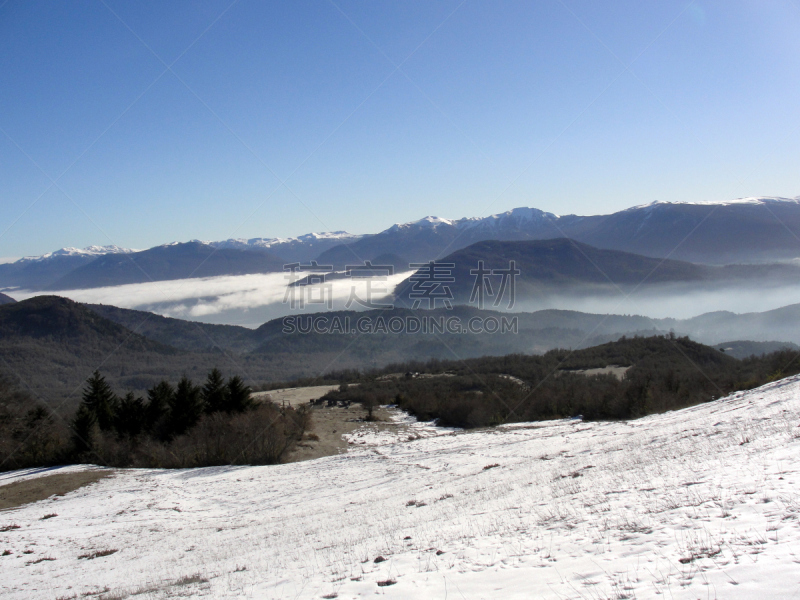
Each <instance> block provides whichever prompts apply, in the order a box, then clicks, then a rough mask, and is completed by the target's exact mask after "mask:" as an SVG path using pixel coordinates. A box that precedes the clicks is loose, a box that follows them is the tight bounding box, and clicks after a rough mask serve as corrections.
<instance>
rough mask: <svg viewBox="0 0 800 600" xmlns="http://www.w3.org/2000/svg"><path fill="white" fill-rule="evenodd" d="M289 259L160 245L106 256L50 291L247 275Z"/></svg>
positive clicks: (269, 269) (274, 267)
mask: <svg viewBox="0 0 800 600" xmlns="http://www.w3.org/2000/svg"><path fill="white" fill-rule="evenodd" d="M285 262H286V261H285V259H283V258H281V257H278V256H275V255H274V254H272V253H270V252H267V251H261V252H251V251H246V250H235V249H231V248H214V247H213V246H211V245H209V244H203V243H201V242H187V243H175V244H167V245H164V246H156V247H155V248H150V249H149V250H143V251H141V252H134V253H131V254H124V255H121V254H106V255H103V256H100V257H99V258H97V259H95V260H93V261H92V262H90V263H88V264H86V265H84V266H82V267H78V268H77V269H75V270H73V271H71V272H69V273H67V274H66V275H64V276H63V277H61V278H60V279H58V280H57V281H56V282H54V283H53V284H51V285H50V286H49V287H48V289H50V290H69V289H86V288H93V287H105V286H114V285H125V284H131V283H147V282H149V281H168V280H175V279H186V278H190V277H214V276H219V275H247V274H252V273H272V272H275V271H281V270H283V265H284V264H285Z"/></svg>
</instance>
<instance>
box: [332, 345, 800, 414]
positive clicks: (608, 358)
mask: <svg viewBox="0 0 800 600" xmlns="http://www.w3.org/2000/svg"><path fill="white" fill-rule="evenodd" d="M609 365H618V366H621V367H629V369H628V370H627V372H626V373H625V375H624V377H622V378H621V379H618V378H617V377H615V376H614V375H611V374H598V375H586V374H583V373H580V372H579V371H581V370H585V369H592V368H602V367H606V366H609ZM798 372H800V355H799V354H798V353H797V352H794V351H791V350H782V351H778V352H773V353H771V354H766V355H763V356H758V357H756V356H752V357H750V358H747V359H744V360H738V359H735V358H733V357H731V356H728V355H726V354H725V353H724V352H722V351H720V350H719V349H717V348H712V347H709V346H704V345H702V344H698V343H696V342H693V341H691V340H690V339H689V338H686V337H676V336H674V335H667V336H653V337H634V338H623V339H621V340H619V341H617V342H610V343H607V344H602V345H599V346H596V347H593V348H588V349H584V350H578V351H570V350H552V351H550V352H547V353H546V354H544V355H542V356H528V355H522V354H511V355H508V356H500V357H484V358H477V359H467V360H463V361H440V360H433V361H428V362H407V363H400V364H395V365H390V366H388V367H386V368H385V369H381V370H377V371H373V372H371V373H369V374H367V375H364V376H362V377H361V378H360V380H356V379H353V378H347V377H341V379H343V380H348V382H349V383H355V382H357V381H358V383H359V385H358V386H342V387H343V388H345V387H346V390H345V389H340V390H339V391H335V392H331V393H330V394H329V395H328V398H330V399H337V400H350V401H355V402H362V403H365V405H367V406H368V405H371V404H397V405H398V406H399V407H400V408H403V409H405V410H407V411H409V412H410V413H411V414H413V415H415V416H416V417H417V418H419V419H421V420H431V419H438V422H439V424H441V425H447V426H456V427H465V428H474V427H485V426H491V425H499V424H502V423H511V422H521V421H537V420H544V419H559V418H566V417H577V416H581V417H582V418H584V419H587V420H619V419H635V418H638V417H642V416H645V415H648V414H652V413H660V412H665V411H668V410H676V409H680V408H685V407H687V406H692V405H696V404H700V403H703V402H708V401H711V400H714V399H716V398H720V397H722V396H725V395H727V394H729V393H731V392H734V391H738V390H746V389H752V388H754V387H758V386H760V385H763V384H765V383H768V382H770V381H775V380H777V379H781V378H783V377H786V376H789V375H793V374H796V373H798ZM334 376H335V374H331V375H330V376H329V377H330V378H333V377H334Z"/></svg>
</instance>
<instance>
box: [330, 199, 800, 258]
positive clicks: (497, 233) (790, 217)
mask: <svg viewBox="0 0 800 600" xmlns="http://www.w3.org/2000/svg"><path fill="white" fill-rule="evenodd" d="M553 238H571V239H574V240H576V241H579V242H583V243H586V244H589V245H592V246H595V247H597V248H603V249H607V250H620V251H623V252H631V253H634V254H640V255H642V256H648V257H651V258H671V259H675V260H683V261H688V262H695V263H704V264H716V265H721V264H731V263H767V262H776V261H785V260H790V259H793V258H797V257H800V197H797V198H777V197H763V198H742V199H739V200H736V201H729V202H713V203H688V202H686V203H680V202H653V203H650V204H643V205H640V206H634V207H632V208H628V209H626V210H622V211H619V212H616V213H612V214H610V215H596V216H578V215H564V216H559V215H555V214H553V213H548V212H544V211H541V210H538V209H535V208H516V209H513V210H510V211H507V212H504V213H498V214H495V215H491V216H488V217H485V218H482V219H480V218H465V219H457V220H450V219H442V218H439V217H425V218H424V219H420V220H418V221H413V222H410V223H403V224H396V225H393V226H392V227H390V228H388V229H386V230H384V231H382V232H381V233H378V234H375V235H372V236H365V237H364V238H362V239H360V240H358V241H356V242H352V243H348V244H343V245H342V246H337V247H334V248H331V249H330V250H328V251H327V252H325V253H323V254H322V255H320V256H319V258H318V260H319V262H320V264H322V263H332V264H333V265H334V266H337V267H341V266H342V265H343V264H344V263H345V262H347V261H352V260H354V259H356V257H358V258H360V259H362V260H371V259H372V258H373V257H374V256H376V255H378V254H382V253H395V254H400V255H401V256H406V257H408V258H409V259H410V260H411V261H412V262H424V261H426V260H432V259H441V258H442V257H444V256H446V255H448V254H451V253H453V252H455V251H457V250H460V249H462V248H466V247H467V246H470V245H472V244H474V243H476V242H482V241H486V240H498V241H523V240H544V239H553Z"/></svg>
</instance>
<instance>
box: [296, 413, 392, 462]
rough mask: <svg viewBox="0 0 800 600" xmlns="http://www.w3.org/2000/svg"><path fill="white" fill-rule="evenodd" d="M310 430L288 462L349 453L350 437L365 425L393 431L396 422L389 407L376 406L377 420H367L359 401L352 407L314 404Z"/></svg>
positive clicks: (370, 428)
mask: <svg viewBox="0 0 800 600" xmlns="http://www.w3.org/2000/svg"><path fill="white" fill-rule="evenodd" d="M311 411H312V412H311V430H310V431H309V432H308V433H306V435H304V436H303V439H302V440H301V441H300V442H299V443H298V444H297V446H296V447H295V448H294V450H293V451H292V452H291V453H290V454H289V457H288V462H298V461H302V460H312V459H315V458H322V457H323V456H336V455H337V454H341V453H342V452H346V451H347V450H348V448H349V447H350V446H352V442H350V441H348V436H350V435H352V434H357V432H358V431H360V430H362V429H364V428H366V429H369V430H370V431H371V430H394V429H397V425H396V424H394V423H393V422H392V421H391V413H390V411H389V410H388V409H387V408H386V407H383V406H381V407H379V408H377V409H375V411H374V416H375V418H376V419H377V420H376V421H372V422H367V421H365V420H364V419H365V417H366V416H367V411H366V410H364V409H363V408H362V407H361V405H360V404H351V405H350V406H349V407H347V408H344V407H339V406H331V407H328V406H315V407H314V408H312V409H311Z"/></svg>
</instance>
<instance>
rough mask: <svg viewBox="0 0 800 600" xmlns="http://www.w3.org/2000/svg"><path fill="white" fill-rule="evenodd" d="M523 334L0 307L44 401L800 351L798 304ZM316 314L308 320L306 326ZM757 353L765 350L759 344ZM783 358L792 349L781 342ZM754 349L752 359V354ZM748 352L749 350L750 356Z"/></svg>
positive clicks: (14, 358) (17, 359)
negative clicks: (431, 370)
mask: <svg viewBox="0 0 800 600" xmlns="http://www.w3.org/2000/svg"><path fill="white" fill-rule="evenodd" d="M326 316H327V317H329V318H333V317H335V316H339V317H340V318H342V319H344V318H352V319H356V318H361V317H367V318H370V319H372V321H373V323H374V322H376V319H379V318H382V319H384V320H385V321H388V320H390V319H392V318H394V317H400V318H404V317H412V316H413V317H416V318H422V317H426V318H435V319H449V318H452V317H456V318H458V319H460V320H461V322H462V323H467V322H468V321H469V320H470V319H471V318H473V317H478V318H488V317H493V318H500V317H501V314H500V313H497V312H494V311H480V310H478V309H476V308H473V307H469V306H456V307H454V309H453V310H452V311H449V310H445V309H438V310H436V311H410V310H407V309H399V308H398V309H393V310H390V311H368V312H366V313H353V312H348V311H339V312H336V313H328V314H327V315H326ZM515 316H517V317H518V319H519V328H518V331H517V332H516V333H515V332H510V333H506V334H498V335H487V334H478V335H461V334H459V333H452V334H451V333H449V332H447V331H445V332H444V333H443V334H441V335H439V334H437V335H433V334H428V335H424V334H423V335H415V334H392V333H389V332H383V333H379V332H377V331H376V332H375V333H374V334H372V335H352V334H349V333H341V334H338V333H337V334H334V333H330V332H329V333H315V332H311V333H308V334H294V335H293V334H291V333H287V332H286V331H285V322H284V320H283V319H275V320H272V321H268V322H267V323H265V324H263V325H262V326H261V327H259V328H258V329H255V330H253V329H247V328H244V327H236V326H219V325H209V324H204V323H194V322H190V321H181V320H178V319H168V318H164V317H159V316H157V315H153V314H152V313H147V312H143V311H135V310H127V309H119V308H115V307H108V306H88V305H81V304H78V303H76V302H73V301H71V300H68V299H65V298H60V297H57V296H40V297H36V298H31V299H28V300H24V301H22V302H18V303H12V304H7V305H3V306H0V375H3V374H8V375H13V376H15V377H19V378H21V379H22V380H23V381H25V382H26V385H29V386H30V387H31V389H32V390H34V391H35V392H36V393H37V394H40V395H41V396H42V398H43V399H44V400H45V401H57V400H59V399H70V398H71V399H72V401H73V402H76V401H77V399H78V398H79V397H80V389H81V387H82V384H83V382H84V381H85V379H86V378H87V377H88V376H89V375H90V374H91V373H92V372H93V371H94V370H95V369H97V368H98V365H102V371H103V373H104V375H106V376H107V377H108V378H109V381H110V382H112V383H113V384H114V385H115V386H116V387H119V388H121V389H133V390H138V391H142V390H144V389H146V388H147V387H149V386H151V385H153V384H154V383H156V382H157V381H158V380H159V379H161V378H163V377H166V378H168V379H171V380H173V381H174V380H175V379H176V378H177V377H178V376H179V375H180V374H182V373H185V374H187V375H189V376H190V377H193V378H195V379H198V378H202V377H204V376H205V374H206V373H207V372H208V370H210V369H211V368H213V367H214V366H218V367H220V368H221V369H223V370H224V371H225V372H226V373H230V374H233V373H236V374H241V375H243V376H246V377H247V379H248V382H249V383H251V384H256V383H262V382H264V381H276V380H282V381H285V380H287V379H291V378H293V377H300V376H319V375H320V374H321V371H322V370H338V369H347V368H359V369H368V368H371V367H382V366H385V365H387V364H390V363H397V362H403V361H409V360H426V359H428V358H442V359H452V358H453V351H452V349H453V348H457V349H458V356H460V357H462V358H470V357H479V356H502V355H505V354H509V353H523V354H533V353H542V352H545V351H547V350H550V349H553V348H585V347H589V346H594V345H597V344H600V343H604V342H608V341H613V340H616V339H619V337H620V336H621V335H628V336H631V335H637V334H638V335H643V336H652V335H655V334H664V333H667V332H669V331H670V330H672V331H674V332H675V333H677V334H678V335H686V334H688V335H691V336H692V338H693V339H695V340H697V341H701V342H703V343H715V342H719V341H720V340H729V339H737V338H738V339H741V340H755V341H770V340H775V339H783V340H786V341H787V342H797V341H800V304H797V305H792V306H787V307H784V308H781V309H778V310H775V311H769V312H766V313H751V314H742V315H736V314H733V313H727V312H717V313H708V314H705V315H701V316H699V317H696V318H694V319H687V320H676V319H649V318H647V317H641V316H629V315H600V314H589V313H581V312H576V311H566V310H543V311H538V312H534V313H517V314H516V315H515ZM308 317H309V315H305V318H308ZM748 344H751V346H749V347H752V348H758V349H759V350H758V351H760V348H761V347H765V348H771V347H774V346H775V345H773V344H770V345H769V346H763V345H762V346H759V345H752V342H748ZM777 346H778V347H783V346H789V347H792V346H791V344H786V343H781V344H777ZM749 347H748V348H749ZM743 351H747V350H746V349H745V350H743Z"/></svg>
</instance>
